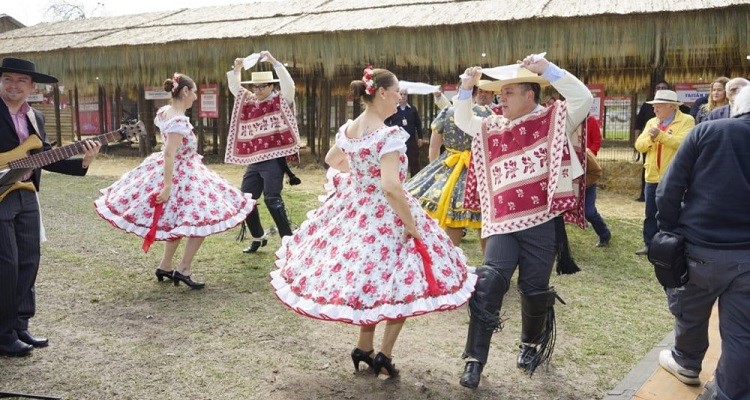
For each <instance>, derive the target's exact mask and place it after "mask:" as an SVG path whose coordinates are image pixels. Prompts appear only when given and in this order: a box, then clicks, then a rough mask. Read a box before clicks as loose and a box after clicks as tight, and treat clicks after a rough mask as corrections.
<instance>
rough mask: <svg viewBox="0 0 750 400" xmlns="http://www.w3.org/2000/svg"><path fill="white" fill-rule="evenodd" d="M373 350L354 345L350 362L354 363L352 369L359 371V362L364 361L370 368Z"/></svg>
mask: <svg viewBox="0 0 750 400" xmlns="http://www.w3.org/2000/svg"><path fill="white" fill-rule="evenodd" d="M372 352H373V350H370V351H364V350H360V349H359V348H357V347H355V348H354V350H352V362H353V363H354V370H355V371H357V372H359V363H360V362H364V363H365V364H367V365H368V366H369V367H370V368H372V357H370V355H372Z"/></svg>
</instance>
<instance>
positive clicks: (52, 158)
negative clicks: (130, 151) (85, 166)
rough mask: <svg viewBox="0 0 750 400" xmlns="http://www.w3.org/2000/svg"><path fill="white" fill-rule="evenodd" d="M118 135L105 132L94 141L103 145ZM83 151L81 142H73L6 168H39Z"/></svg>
mask: <svg viewBox="0 0 750 400" xmlns="http://www.w3.org/2000/svg"><path fill="white" fill-rule="evenodd" d="M120 133H121V132H120V131H119V130H116V131H112V132H107V133H104V134H101V135H98V136H96V137H95V138H94V140H98V141H99V143H101V144H103V145H105V144H108V143H109V142H111V141H113V140H115V139H116V138H117V137H118V136H120ZM84 151H86V148H85V147H83V142H75V143H71V144H69V145H65V146H62V147H56V148H54V149H52V150H48V151H43V152H41V153H36V154H32V155H30V156H28V157H25V158H20V159H18V160H15V161H11V162H9V163H8V167H10V168H13V169H18V168H32V169H34V168H41V167H44V166H46V165H49V164H52V163H55V162H58V161H60V160H64V159H66V158H70V157H73V156H75V155H78V154H81V153H83V152H84Z"/></svg>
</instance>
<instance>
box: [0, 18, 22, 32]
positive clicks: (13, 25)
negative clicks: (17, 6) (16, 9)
mask: <svg viewBox="0 0 750 400" xmlns="http://www.w3.org/2000/svg"><path fill="white" fill-rule="evenodd" d="M25 26H26V25H24V24H22V23H20V22H19V21H18V20H17V19H15V18H13V17H11V16H10V15H8V14H0V33H2V32H7V31H10V30H13V29H18V28H23V27H25Z"/></svg>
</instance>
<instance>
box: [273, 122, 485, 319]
mask: <svg viewBox="0 0 750 400" xmlns="http://www.w3.org/2000/svg"><path fill="white" fill-rule="evenodd" d="M350 123H351V121H349V122H347V123H346V124H345V125H344V126H343V127H341V129H339V132H338V134H337V135H336V145H337V146H338V147H339V148H340V149H341V150H343V151H344V152H345V153H346V154H347V156H348V159H349V166H350V174H349V175H348V176H345V178H344V180H345V181H346V182H340V183H339V185H337V188H336V191H335V192H334V193H333V194H331V195H330V196H329V197H328V199H326V200H325V202H324V203H323V205H322V206H321V207H320V208H318V209H316V210H313V211H310V212H309V213H308V214H307V220H306V221H305V222H304V223H302V225H301V226H300V227H299V229H297V230H296V231H295V233H294V234H293V235H292V236H287V237H284V238H283V239H282V243H281V248H280V249H279V250H278V251H277V252H276V257H277V258H278V259H277V261H276V267H277V269H275V270H274V271H273V272H271V285H272V286H273V288H274V291H275V294H276V296H277V297H278V298H279V300H281V302H282V303H284V304H285V305H286V306H288V307H289V308H291V309H292V310H294V311H296V312H298V313H300V314H302V315H305V316H308V317H312V318H318V319H323V320H330V321H341V322H346V323H350V324H354V325H371V324H375V323H377V322H380V321H383V320H389V319H398V318H403V317H411V316H416V315H421V314H426V313H429V312H433V311H442V310H451V309H455V308H457V307H459V306H461V305H462V304H464V303H465V302H466V301H467V300H468V299H469V297H470V296H471V293H472V292H473V290H474V284H475V283H476V275H474V274H469V273H467V266H466V257H465V256H464V254H463V252H462V251H461V249H460V248H458V247H455V246H454V245H453V243H452V242H451V240H450V238H448V236H447V235H446V234H445V232H444V231H443V230H442V229H441V228H440V226H439V225H438V223H437V221H436V220H434V219H432V218H431V217H430V216H429V215H427V213H425V211H424V210H423V209H422V207H420V205H419V202H418V201H417V200H416V199H415V198H414V197H412V196H411V195H409V193H408V192H406V191H405V192H404V194H405V195H406V197H407V199H408V202H409V209H410V210H411V213H412V215H413V216H414V218H415V220H416V224H417V229H419V231H420V233H421V234H422V239H423V243H424V244H425V246H426V248H427V250H428V253H429V255H430V257H431V259H432V266H431V271H432V275H433V276H434V278H435V281H437V285H438V287H439V291H437V292H436V293H432V294H431V293H430V291H428V282H427V278H426V277H427V275H426V272H425V265H424V263H423V259H422V257H421V256H420V254H419V253H418V252H417V250H416V248H415V243H414V240H413V239H411V238H409V239H406V238H405V236H404V232H405V229H404V226H403V222H402V221H401V219H400V218H399V217H398V215H397V214H396V213H395V212H394V211H393V209H392V208H391V206H390V203H389V202H388V200H386V197H385V193H384V192H383V188H382V185H381V181H380V157H381V156H383V155H384V154H386V153H390V152H393V151H397V152H398V153H399V154H400V167H399V175H400V178H401V181H402V182H403V181H404V179H405V178H406V173H407V162H406V155H405V152H406V139H408V137H409V135H408V134H406V133H405V132H404V131H403V130H401V128H398V127H383V128H381V129H379V130H377V131H374V132H370V133H368V134H366V135H365V136H364V137H362V138H358V139H351V138H347V137H346V134H345V132H346V128H347V127H348V126H349V124H350Z"/></svg>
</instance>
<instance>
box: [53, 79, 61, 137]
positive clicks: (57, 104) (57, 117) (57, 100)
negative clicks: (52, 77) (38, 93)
mask: <svg viewBox="0 0 750 400" xmlns="http://www.w3.org/2000/svg"><path fill="white" fill-rule="evenodd" d="M52 90H53V91H54V93H53V94H52V98H53V99H54V103H55V128H56V131H57V145H58V146H62V144H63V142H62V124H61V123H60V87H59V86H58V85H57V83H53V84H52Z"/></svg>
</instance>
